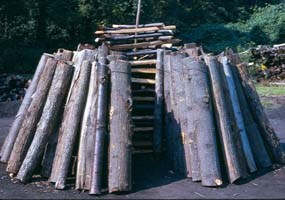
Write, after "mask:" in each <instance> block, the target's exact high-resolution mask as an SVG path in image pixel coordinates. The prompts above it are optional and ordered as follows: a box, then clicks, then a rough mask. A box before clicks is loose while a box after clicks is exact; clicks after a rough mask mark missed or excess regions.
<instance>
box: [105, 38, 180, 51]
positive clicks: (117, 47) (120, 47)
mask: <svg viewBox="0 0 285 200" xmlns="http://www.w3.org/2000/svg"><path fill="white" fill-rule="evenodd" d="M179 42H181V40H179V39H172V40H165V41H162V40H156V41H151V42H140V43H136V44H120V45H113V46H111V47H110V49H111V50H117V51H118V50H128V49H135V48H136V49H138V48H146V47H150V46H154V47H156V46H159V45H163V44H168V43H171V44H177V43H179Z"/></svg>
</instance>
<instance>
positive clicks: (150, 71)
mask: <svg viewBox="0 0 285 200" xmlns="http://www.w3.org/2000/svg"><path fill="white" fill-rule="evenodd" d="M132 72H133V73H146V74H155V73H156V69H155V68H136V69H132Z"/></svg>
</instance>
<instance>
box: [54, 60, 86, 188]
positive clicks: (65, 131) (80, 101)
mask: <svg viewBox="0 0 285 200" xmlns="http://www.w3.org/2000/svg"><path fill="white" fill-rule="evenodd" d="M90 72H91V64H90V61H87V60H86V61H84V62H83V63H82V66H81V67H80V70H79V76H78V78H77V79H75V81H74V85H73V87H72V91H71V93H70V98H69V100H68V103H67V105H66V107H65V110H64V117H63V121H62V124H61V127H60V131H59V139H58V144H57V148H56V154H55V158H54V162H53V166H52V173H51V176H50V179H49V181H50V182H55V188H56V189H64V188H65V183H66V178H67V174H68V169H69V165H70V160H71V156H72V151H73V147H74V143H75V139H76V137H77V132H78V129H79V125H80V121H81V116H82V113H83V110H84V105H85V102H86V96H87V91H88V85H89V79H90Z"/></svg>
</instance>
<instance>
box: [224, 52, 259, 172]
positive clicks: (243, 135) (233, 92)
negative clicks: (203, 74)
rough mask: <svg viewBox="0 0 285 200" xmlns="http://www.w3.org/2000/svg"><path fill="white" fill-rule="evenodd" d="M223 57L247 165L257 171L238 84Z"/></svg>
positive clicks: (251, 169) (226, 59)
mask: <svg viewBox="0 0 285 200" xmlns="http://www.w3.org/2000/svg"><path fill="white" fill-rule="evenodd" d="M221 59H222V64H223V69H224V73H225V76H226V83H227V86H228V88H229V92H230V99H231V102H232V103H231V104H232V106H233V111H234V117H235V121H236V125H237V128H238V130H239V135H240V139H241V144H242V149H243V152H244V156H245V159H246V161H247V166H248V168H249V170H250V172H255V171H256V170H257V168H256V164H255V161H254V157H253V154H252V150H251V147H250V144H249V140H248V137H247V133H246V129H245V125H244V121H243V117H242V113H241V108H240V104H239V101H238V95H237V92H236V86H235V83H234V79H233V75H232V70H231V66H230V64H229V63H228V58H227V57H222V58H221Z"/></svg>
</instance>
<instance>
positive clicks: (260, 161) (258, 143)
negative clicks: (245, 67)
mask: <svg viewBox="0 0 285 200" xmlns="http://www.w3.org/2000/svg"><path fill="white" fill-rule="evenodd" d="M235 63H237V62H235ZM232 73H233V78H234V81H235V85H236V90H237V94H238V97H239V103H240V105H241V112H242V116H243V119H244V123H245V127H246V131H247V134H248V139H249V142H250V146H251V149H252V152H253V156H254V159H255V162H256V165H257V167H258V168H266V167H270V166H271V165H272V162H271V160H270V157H269V155H268V153H267V151H266V148H265V146H264V143H263V140H262V137H261V134H260V131H259V130H258V127H257V124H256V123H255V121H254V120H253V117H252V114H251V112H250V110H249V105H248V103H247V100H246V97H245V95H244V92H243V89H242V85H241V80H240V79H239V74H238V73H239V72H238V69H237V68H236V66H232Z"/></svg>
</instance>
